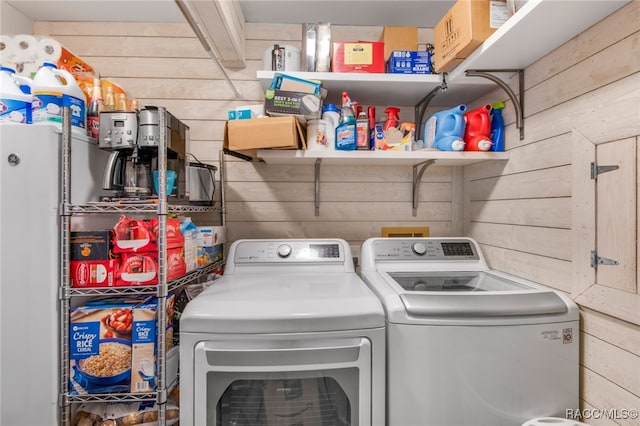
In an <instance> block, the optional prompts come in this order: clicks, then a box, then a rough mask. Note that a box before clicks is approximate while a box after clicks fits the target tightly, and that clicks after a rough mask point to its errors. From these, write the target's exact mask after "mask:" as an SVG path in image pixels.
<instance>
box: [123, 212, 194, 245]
mask: <svg viewBox="0 0 640 426" xmlns="http://www.w3.org/2000/svg"><path fill="white" fill-rule="evenodd" d="M113 232H114V236H113V251H114V253H146V252H153V251H157V250H158V244H157V241H158V233H159V226H158V219H151V220H141V219H133V218H128V217H125V216H121V217H120V220H118V223H116V225H115V226H114V227H113ZM165 238H166V244H167V248H177V247H182V246H184V237H183V236H182V233H181V232H180V220H179V219H167V230H166V237H165Z"/></svg>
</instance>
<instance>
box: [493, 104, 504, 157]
mask: <svg viewBox="0 0 640 426" xmlns="http://www.w3.org/2000/svg"><path fill="white" fill-rule="evenodd" d="M505 106H506V105H505V104H504V102H502V101H498V102H495V103H494V104H493V105H492V107H493V109H492V110H491V141H492V142H493V144H492V145H491V149H489V151H500V152H501V151H504V117H503V116H502V110H503V109H504V108H505Z"/></svg>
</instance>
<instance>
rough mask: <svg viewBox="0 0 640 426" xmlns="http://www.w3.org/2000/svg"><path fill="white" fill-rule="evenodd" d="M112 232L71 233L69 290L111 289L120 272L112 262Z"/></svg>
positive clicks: (118, 264) (117, 263)
mask: <svg viewBox="0 0 640 426" xmlns="http://www.w3.org/2000/svg"><path fill="white" fill-rule="evenodd" d="M111 236H112V231H111V230H96V231H72V232H71V235H70V241H69V243H70V255H71V262H70V265H69V266H70V267H69V269H70V279H71V286H72V287H77V288H83V287H113V286H114V285H115V283H116V279H117V277H118V272H119V270H120V260H119V259H116V258H114V255H113V253H112V249H113V247H112V244H111Z"/></svg>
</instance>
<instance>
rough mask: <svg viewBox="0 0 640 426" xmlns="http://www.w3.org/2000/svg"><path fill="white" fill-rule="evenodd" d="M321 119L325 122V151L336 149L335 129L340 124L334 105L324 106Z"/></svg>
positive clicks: (337, 111) (337, 110) (338, 114)
mask: <svg viewBox="0 0 640 426" xmlns="http://www.w3.org/2000/svg"><path fill="white" fill-rule="evenodd" d="M322 119H323V120H324V121H325V126H326V130H325V134H326V136H327V149H328V150H332V149H335V148H336V129H337V128H338V124H340V110H339V109H338V108H337V107H336V106H335V105H334V104H326V105H325V106H324V108H323V112H322Z"/></svg>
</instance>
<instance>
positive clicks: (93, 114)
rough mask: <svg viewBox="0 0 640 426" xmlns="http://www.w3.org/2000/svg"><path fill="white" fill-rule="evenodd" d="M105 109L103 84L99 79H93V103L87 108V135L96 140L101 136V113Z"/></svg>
mask: <svg viewBox="0 0 640 426" xmlns="http://www.w3.org/2000/svg"><path fill="white" fill-rule="evenodd" d="M103 109H104V103H103V100H102V83H101V82H100V79H99V78H94V79H93V89H92V90H91V101H90V102H89V108H87V127H88V129H87V134H88V135H89V136H91V137H92V138H94V139H98V136H100V112H101V111H102V110H103Z"/></svg>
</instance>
